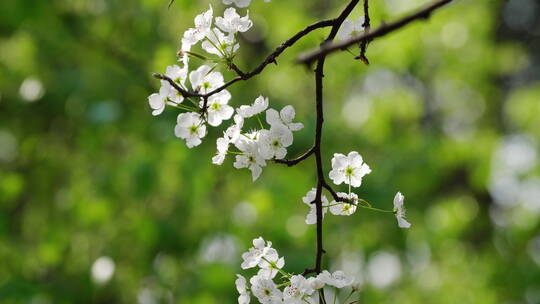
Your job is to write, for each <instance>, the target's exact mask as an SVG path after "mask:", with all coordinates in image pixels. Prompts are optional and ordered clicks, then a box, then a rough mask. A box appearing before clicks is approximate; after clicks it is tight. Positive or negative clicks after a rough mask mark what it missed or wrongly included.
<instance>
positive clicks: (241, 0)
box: [223, 0, 270, 7]
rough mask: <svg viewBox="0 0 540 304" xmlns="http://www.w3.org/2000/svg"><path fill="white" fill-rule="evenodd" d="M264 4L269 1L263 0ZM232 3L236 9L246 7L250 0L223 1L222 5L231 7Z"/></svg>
mask: <svg viewBox="0 0 540 304" xmlns="http://www.w3.org/2000/svg"><path fill="white" fill-rule="evenodd" d="M264 2H270V0H264ZM233 3H234V4H235V5H236V6H238V7H248V6H249V4H250V3H251V0H223V4H225V5H231V4H233Z"/></svg>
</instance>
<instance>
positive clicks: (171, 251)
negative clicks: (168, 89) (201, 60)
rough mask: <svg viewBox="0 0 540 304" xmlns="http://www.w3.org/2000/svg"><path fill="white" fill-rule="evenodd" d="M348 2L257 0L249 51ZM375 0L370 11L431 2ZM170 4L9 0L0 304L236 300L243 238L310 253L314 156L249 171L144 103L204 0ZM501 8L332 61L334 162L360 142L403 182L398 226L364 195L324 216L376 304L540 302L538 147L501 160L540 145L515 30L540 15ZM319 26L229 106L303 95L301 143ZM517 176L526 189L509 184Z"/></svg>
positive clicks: (343, 257) (412, 30) (1, 49)
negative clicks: (510, 148) (107, 270)
mask: <svg viewBox="0 0 540 304" xmlns="http://www.w3.org/2000/svg"><path fill="white" fill-rule="evenodd" d="M220 2H221V1H218V0H215V1H212V5H213V7H214V8H215V10H216V11H217V12H219V13H221V10H222V6H221V3H220ZM342 2H343V1H281V0H273V1H272V2H271V3H263V1H257V0H255V1H254V3H253V5H252V6H251V8H250V15H251V17H252V18H253V20H254V22H255V28H254V29H253V30H252V31H251V32H250V33H249V35H246V36H245V37H244V38H243V41H242V46H241V52H240V56H239V58H238V65H239V66H240V67H242V68H243V69H244V70H248V69H249V68H251V67H254V66H255V65H256V64H257V63H258V62H259V60H260V59H261V58H263V57H264V56H265V55H266V54H267V53H269V52H270V51H271V50H272V49H273V48H274V47H276V46H278V45H279V44H280V43H281V42H282V41H283V40H285V39H286V38H288V37H289V36H291V35H292V34H293V33H294V32H295V31H297V30H299V29H301V28H303V27H305V26H306V25H308V24H309V23H312V22H314V21H316V20H318V19H321V18H329V17H333V16H334V15H335V14H336V12H338V10H339V9H340V8H341V6H342V5H343V3H342ZM372 2H373V3H372V4H371V8H372V10H373V12H372V23H373V25H374V26H377V25H378V24H380V23H381V22H382V21H391V20H393V19H395V18H397V17H399V16H400V15H403V14H404V13H405V12H406V11H409V10H413V9H415V8H416V7H418V6H419V5H421V4H423V3H426V1H413V0H408V1H391V0H388V1H385V2H383V1H372ZM510 2H512V1H510ZM513 2H516V1H513ZM525 2H527V1H525ZM529 2H530V3H533V2H534V1H529ZM168 4H169V3H168V1H166V0H141V1H115V0H99V1H97V0H96V1H68V0H53V1H35V0H27V1H13V0H11V1H10V0H7V1H6V0H4V1H1V2H0V303H2V304H4V303H5V304H11V303H34V304H35V303H54V304H62V303H137V302H138V303H144V304H146V303H191V304H199V303H200V304H211V303H234V302H235V299H236V297H237V295H236V291H235V289H234V280H235V276H234V274H235V273H236V272H238V271H239V255H240V253H241V252H242V251H243V250H245V249H246V248H247V247H248V246H249V242H250V241H251V239H252V238H254V237H257V236H259V235H264V237H265V238H266V239H268V240H271V241H272V242H273V243H274V244H275V247H276V248H278V249H279V250H280V253H282V254H283V255H285V256H286V257H290V259H289V260H287V266H286V267H287V270H289V271H296V272H300V271H302V270H303V269H304V268H306V267H311V266H312V264H313V261H314V251H315V248H314V245H315V231H314V227H311V226H306V225H305V224H304V223H303V219H304V216H305V214H306V213H307V211H308V210H307V208H306V206H305V205H304V204H302V203H301V197H302V196H303V195H305V193H306V192H307V191H308V190H309V189H311V187H313V186H314V182H315V172H314V163H313V162H312V160H308V161H306V162H304V163H302V164H301V165H299V166H297V167H294V168H286V167H281V166H278V165H272V166H269V167H267V168H266V169H265V170H264V172H263V174H262V176H261V178H260V179H259V180H258V181H257V182H255V183H251V177H250V174H249V172H248V171H247V170H242V171H239V170H234V169H233V168H232V166H231V159H230V158H229V159H228V160H226V163H225V164H224V165H223V166H221V167H218V166H214V165H212V164H211V161H210V159H211V157H212V155H213V154H214V151H215V138H216V137H218V136H219V134H220V133H221V131H220V130H216V129H212V130H211V131H210V132H211V133H210V134H209V136H207V138H205V141H204V143H203V144H202V145H201V146H199V147H197V148H195V149H193V150H189V149H187V148H186V147H185V145H184V143H183V142H182V141H181V140H178V139H176V138H175V137H174V133H173V128H174V123H175V117H176V114H177V113H176V112H175V111H174V110H172V109H167V110H166V111H165V113H164V114H163V115H162V116H160V117H159V118H154V117H152V116H151V115H150V109H149V107H148V104H147V102H146V97H147V96H148V95H149V94H150V93H152V92H153V91H156V89H157V86H158V85H159V84H158V82H157V81H155V80H154V79H152V77H151V72H163V71H164V70H165V67H166V66H167V65H169V64H172V63H174V61H175V53H176V50H177V47H178V46H179V37H181V35H182V33H183V31H184V30H185V29H187V28H188V27H190V26H191V24H192V20H193V18H194V16H195V15H196V14H198V13H199V12H201V11H203V10H204V9H205V8H207V7H208V1H206V0H205V1H187V0H182V1H180V0H178V1H176V2H175V3H174V4H173V5H171V7H170V9H167V5H168ZM533 4H534V3H533ZM533 7H534V5H533ZM506 9H507V7H506V6H505V5H504V2H503V1H491V2H490V3H489V4H487V5H486V3H484V1H466V0H463V1H457V2H456V3H455V4H453V5H450V6H449V7H446V8H444V9H442V10H441V11H439V12H437V13H435V14H434V15H433V16H432V17H431V18H430V19H429V20H428V21H427V22H419V23H415V24H413V25H411V26H410V27H407V28H405V29H402V30H400V31H399V32H397V33H395V34H392V35H390V36H388V37H385V38H383V39H380V40H376V41H374V42H373V43H371V44H370V46H369V48H368V52H367V55H368V57H369V59H370V62H371V65H370V66H365V65H363V64H362V63H361V62H359V61H354V60H353V57H354V56H353V55H351V54H350V53H347V52H342V53H339V54H335V55H332V56H331V57H329V59H328V61H327V65H326V66H327V67H326V72H325V76H326V77H325V90H326V91H325V92H326V96H325V98H326V101H325V107H326V109H325V111H326V112H325V115H326V116H325V118H326V128H325V133H324V137H323V142H324V144H323V154H324V156H325V158H324V161H325V166H326V168H327V169H328V170H329V168H330V159H331V157H332V155H333V153H347V152H349V151H350V150H357V151H359V152H360V153H361V154H362V155H363V156H364V159H365V161H366V162H367V163H368V164H369V165H370V166H371V168H372V169H373V173H372V174H370V175H368V176H367V177H366V178H365V179H364V184H363V185H362V187H361V188H359V191H358V194H359V196H360V197H361V198H364V199H366V200H368V201H369V202H371V203H372V204H373V206H374V207H379V208H390V207H391V204H392V198H393V195H394V194H395V193H396V192H397V191H401V192H403V193H404V194H405V197H406V205H407V206H408V218H409V219H410V221H411V222H412V223H413V227H412V228H411V229H410V230H407V231H403V230H400V229H398V228H397V225H396V223H395V219H394V218H393V217H391V216H386V215H384V214H378V213H370V212H368V211H367V210H359V211H358V212H357V213H356V214H355V215H353V216H351V217H339V218H338V217H332V216H328V217H327V219H326V221H325V225H324V229H325V231H326V233H325V244H326V250H327V255H326V257H325V263H326V264H325V266H326V267H327V268H332V267H341V268H347V269H353V270H357V272H358V276H360V277H362V278H363V280H364V285H363V287H362V292H361V298H362V301H363V303H438V304H439V303H442V304H444V303H449V304H450V303H475V304H476V303H531V304H532V303H538V302H540V271H538V267H539V264H540V239H539V235H538V231H539V229H540V202H539V201H538V200H539V197H540V194H539V190H538V189H540V186H539V185H540V182H539V175H540V169H539V166H538V157H536V158H535V157H532V158H528V162H526V164H525V166H526V167H527V170H520V171H519V172H518V173H519V174H517V176H515V177H513V178H514V179H515V180H514V179H512V180H511V181H508V180H504V179H503V178H502V177H505V176H507V175H508V176H510V175H511V174H507V175H505V174H506V173H505V172H506V171H504V170H502V171H501V170H499V169H497V168H498V166H499V165H501V163H502V165H508V166H511V165H512V159H508V157H507V158H503V161H502V162H501V163H498V162H497V161H496V160H497V159H499V158H496V156H497V155H498V153H499V152H500V151H501V145H503V144H504V143H507V142H508V141H509V140H511V139H512V138H516V136H517V137H518V138H522V139H523V138H524V139H525V143H527V144H526V146H525V148H528V149H529V150H531V149H532V151H533V154H535V153H537V151H538V142H539V140H540V128H539V126H540V115H539V114H540V102H539V101H540V82H539V80H538V79H539V78H538V77H537V75H538V74H534V73H535V71H536V73H537V71H538V69H540V66H539V65H538V62H540V60H539V58H538V52H537V50H538V48H537V47H538V46H537V45H536V52H535V51H534V50H535V49H534V48H535V45H533V42H527V41H528V40H527V39H515V38H512V37H528V36H527V35H532V34H527V33H529V32H528V30H529V28H517V29H516V28H511V27H509V26H508V25H507V24H506V23H508V22H506V23H505V22H504V21H503V20H502V19H501V17H500V16H501V15H503V14H506V11H505V10H506ZM538 9H540V8H537V10H538ZM361 14H362V11H361V9H360V8H359V9H357V10H356V11H355V12H354V14H353V17H354V18H356V17H358V16H360V15H361ZM538 14H540V12H537V16H538ZM505 16H506V15H505ZM514 18H520V17H519V16H514ZM539 19H540V18H537V20H539ZM538 26H539V25H538V22H536V29H538ZM532 27H533V26H532V25H531V28H532ZM325 31H326V30H320V31H317V32H314V33H313V34H312V35H310V36H309V37H306V38H305V39H303V40H302V41H300V42H299V43H298V44H297V45H295V46H294V47H292V48H291V49H290V50H288V52H287V53H286V54H284V55H283V56H282V57H280V58H279V59H278V63H279V65H277V66H269V67H268V68H267V70H265V71H264V73H263V74H262V75H260V76H259V77H257V78H255V79H253V80H250V81H249V82H242V83H238V84H237V85H234V86H233V87H231V89H230V90H231V93H232V94H233V100H232V101H231V103H232V104H233V105H235V106H238V105H240V104H248V103H250V102H252V101H253V100H254V99H255V98H256V97H257V96H258V95H259V94H263V95H267V96H268V97H269V98H270V101H271V103H272V104H273V105H275V106H276V107H279V108H280V107H281V106H283V105H285V104H292V105H294V106H295V108H296V110H297V117H298V120H299V121H302V122H304V124H305V125H306V127H305V129H304V130H302V131H301V132H299V133H297V135H296V137H295V143H294V146H293V147H292V149H290V150H289V155H291V156H295V155H299V154H300V153H302V152H303V151H305V150H306V149H307V148H308V147H309V146H310V144H311V143H312V141H313V138H312V136H313V130H314V117H315V111H314V109H313V107H314V96H313V92H314V90H313V89H314V83H313V82H314V80H313V74H312V73H311V72H310V71H308V70H306V69H304V68H303V67H301V66H296V65H295V64H294V63H293V60H294V58H295V57H296V56H297V55H298V54H299V53H300V52H302V51H304V50H308V49H311V48H312V47H314V46H316V45H317V44H318V43H319V42H320V40H321V38H323V37H324V34H325V33H324V32H325ZM530 33H532V30H530ZM519 35H521V36H519ZM351 50H352V51H353V52H354V51H356V50H354V49H351ZM535 56H536V57H535ZM535 75H536V76H535ZM230 76H232V73H230V72H227V73H226V77H230ZM40 87H41V89H40ZM30 100H31V101H30ZM510 142H512V141H510ZM527 145H528V146H527ZM523 153H524V152H523V151H522V150H517V152H516V153H514V154H510V158H511V156H514V160H515V159H516V158H517V159H518V161H519V160H523V159H526V160H527V158H526V157H525V154H526V153H525V154H523ZM499 154H500V153H499ZM501 172H502V173H501ZM501 174H502V177H501ZM498 181H501V183H502V184H497V182H498ZM514 181H515V182H516V183H517V184H518V185H519V187H522V188H519V189H521V190H520V191H518V192H519V193H521V195H520V196H519V197H515V196H507V197H504V196H503V197H502V198H501V195H499V194H500V193H499V192H500V191H501V189H503V190H504V189H507V187H510V185H513V184H512V182H514ZM526 185H529V188H527V187H526ZM343 187H344V188H343V189H341V188H340V189H341V190H345V188H346V186H343ZM527 189H528V190H527ZM497 191H499V192H497ZM527 191H529V192H527ZM535 191H536V192H535ZM496 193H499V194H496ZM524 193H525V194H524ZM527 193H528V194H527ZM216 244H217V245H216ZM212 246H214V247H212ZM216 246H217V247H216ZM212 248H213V249H212ZM216 248H218V249H217V250H216ZM381 253H385V254H388V253H389V254H390V255H391V256H393V257H397V258H398V261H399V264H398V265H399V267H400V268H399V270H400V271H399V276H397V277H396V280H395V281H393V282H392V284H391V285H388V286H386V287H381V283H380V280H381V278H380V277H381V275H382V277H383V279H384V276H385V274H386V273H388V272H390V271H391V270H394V271H395V267H394V268H392V269H390V270H389V269H387V267H390V266H388V265H387V264H384V263H383V264H382V266H384V267H379V268H374V267H375V266H374V265H375V264H374V263H373V261H374V260H375V258H374V257H376V256H378V255H380V254H381ZM102 256H108V257H110V258H112V260H113V261H114V264H115V271H114V275H113V277H112V279H111V280H110V281H108V282H107V283H104V284H99V283H97V282H96V281H95V278H93V276H92V273H91V269H92V265H93V264H94V262H95V261H96V260H97V259H98V258H100V257H102ZM383 256H384V255H383ZM386 256H387V255H386ZM381 260H382V259H381ZM344 265H345V266H344ZM385 265H386V266H385ZM385 267H386V268H385ZM390 268H391V267H390ZM382 285H384V284H382Z"/></svg>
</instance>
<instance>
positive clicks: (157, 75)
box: [152, 73, 199, 98]
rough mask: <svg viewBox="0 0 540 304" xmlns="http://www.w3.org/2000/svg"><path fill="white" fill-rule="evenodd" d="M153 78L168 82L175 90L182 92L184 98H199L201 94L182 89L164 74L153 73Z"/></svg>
mask: <svg viewBox="0 0 540 304" xmlns="http://www.w3.org/2000/svg"><path fill="white" fill-rule="evenodd" d="M152 76H154V78H157V79H160V80H165V81H167V82H168V83H169V84H170V85H171V86H173V88H174V89H175V90H177V91H178V92H180V94H182V96H184V98H190V97H199V94H197V93H192V92H189V91H186V90H184V89H182V88H181V87H180V86H179V85H178V84H177V83H176V82H174V80H172V79H171V78H169V77H168V76H166V75H164V74H158V73H153V74H152Z"/></svg>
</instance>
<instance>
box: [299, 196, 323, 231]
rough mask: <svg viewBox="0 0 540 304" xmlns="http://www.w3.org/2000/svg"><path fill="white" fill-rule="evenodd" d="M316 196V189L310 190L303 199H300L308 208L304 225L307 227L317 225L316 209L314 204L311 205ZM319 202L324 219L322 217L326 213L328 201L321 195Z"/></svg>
mask: <svg viewBox="0 0 540 304" xmlns="http://www.w3.org/2000/svg"><path fill="white" fill-rule="evenodd" d="M316 195H317V189H316V188H312V189H311V190H309V192H308V193H307V194H306V195H305V196H304V197H302V202H304V204H306V205H308V206H309V208H310V209H309V213H308V214H307V216H306V224H308V225H313V224H315V223H317V207H316V206H315V203H313V202H314V201H315V196H316ZM321 202H322V206H323V208H322V216H323V218H324V215H325V214H326V212H328V199H327V198H326V196H324V195H322V194H321Z"/></svg>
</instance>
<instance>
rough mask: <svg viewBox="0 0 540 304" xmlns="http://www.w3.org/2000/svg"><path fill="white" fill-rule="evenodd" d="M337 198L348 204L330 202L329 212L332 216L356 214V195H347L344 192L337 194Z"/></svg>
mask: <svg viewBox="0 0 540 304" xmlns="http://www.w3.org/2000/svg"><path fill="white" fill-rule="evenodd" d="M337 195H338V197H340V198H344V199H347V200H349V201H351V202H350V203H349V202H337V201H332V202H331V203H330V212H331V213H332V214H333V215H351V214H353V213H355V212H356V205H357V204H358V195H356V194H355V193H351V194H347V193H345V192H338V193H337Z"/></svg>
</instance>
